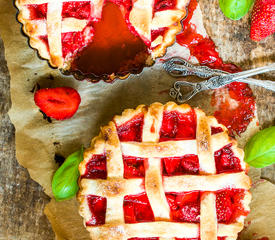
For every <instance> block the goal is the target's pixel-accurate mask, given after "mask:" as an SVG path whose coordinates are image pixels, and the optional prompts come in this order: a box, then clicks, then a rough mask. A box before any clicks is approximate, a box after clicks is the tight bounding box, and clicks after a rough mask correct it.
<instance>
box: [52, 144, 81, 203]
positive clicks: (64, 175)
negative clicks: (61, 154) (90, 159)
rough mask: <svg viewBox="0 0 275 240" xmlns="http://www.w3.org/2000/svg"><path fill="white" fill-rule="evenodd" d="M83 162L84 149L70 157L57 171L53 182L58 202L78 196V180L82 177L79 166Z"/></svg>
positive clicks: (53, 189) (54, 193)
mask: <svg viewBox="0 0 275 240" xmlns="http://www.w3.org/2000/svg"><path fill="white" fill-rule="evenodd" d="M82 160H83V147H82V148H81V149H80V150H79V151H77V152H75V153H72V154H71V155H70V156H68V157H67V158H66V160H65V162H64V163H63V164H62V165H61V167H60V168H58V169H57V171H56V172H55V174H54V176H53V180H52V191H53V195H54V197H55V199H56V200H57V201H62V200H66V199H69V198H72V197H73V196H75V195H76V193H77V191H78V189H79V187H78V178H79V176H80V174H79V171H78V165H79V163H80V162H81V161H82Z"/></svg>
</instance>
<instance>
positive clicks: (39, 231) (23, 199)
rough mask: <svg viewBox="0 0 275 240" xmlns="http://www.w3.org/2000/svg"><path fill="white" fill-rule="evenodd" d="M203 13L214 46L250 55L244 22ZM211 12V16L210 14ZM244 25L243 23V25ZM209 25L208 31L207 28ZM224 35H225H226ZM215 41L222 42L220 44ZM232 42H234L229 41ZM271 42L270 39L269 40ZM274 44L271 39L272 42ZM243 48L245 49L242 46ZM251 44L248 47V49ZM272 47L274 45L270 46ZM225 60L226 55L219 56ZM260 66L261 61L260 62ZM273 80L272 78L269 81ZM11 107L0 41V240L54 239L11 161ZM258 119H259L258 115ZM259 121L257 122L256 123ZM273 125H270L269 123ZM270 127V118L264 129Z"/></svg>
mask: <svg viewBox="0 0 275 240" xmlns="http://www.w3.org/2000/svg"><path fill="white" fill-rule="evenodd" d="M200 2H201V6H202V10H203V13H204V18H205V19H204V21H205V24H206V29H207V30H208V33H209V34H210V35H211V37H212V38H213V39H214V41H215V42H216V44H217V47H218V48H224V47H225V46H227V47H228V48H230V47H234V46H232V44H234V42H235V43H236V41H237V40H238V41H239V42H240V50H243V52H242V51H240V52H239V54H240V56H241V55H242V54H247V55H249V54H250V52H249V51H250V50H249V49H251V48H252V47H253V46H252V45H253V44H254V45H255V44H256V43H252V42H251V41H248V38H249V37H248V36H249V28H248V27H244V26H249V25H248V18H246V19H244V20H242V21H238V22H234V23H233V24H231V22H230V25H228V26H226V25H225V24H227V23H228V22H229V21H227V20H225V18H224V17H223V15H222V14H221V13H216V12H215V11H218V10H217V4H218V3H217V0H215V1H213V2H209V1H200ZM211 12H212V13H213V12H215V14H214V13H213V14H210V13H211ZM244 21H247V23H246V24H244ZM210 23H211V28H210V27H209V26H210ZM225 28H227V29H228V35H223V36H222V37H221V38H220V32H224V29H225ZM226 34H227V33H226ZM219 39H222V41H220V40H219ZM232 39H233V40H234V41H232ZM271 40H272V39H271ZM273 40H274V39H273ZM272 43H274V41H273V42H271V45H270V41H269V45H270V46H267V45H265V43H260V45H259V46H261V47H262V48H263V49H264V50H265V51H266V53H269V56H268V57H267V60H268V59H269V60H270V59H273V61H274V50H273V52H272V51H271V55H270V48H272ZM246 44H247V45H246ZM251 44H252V45H251ZM273 47H274V45H273ZM222 57H224V58H226V55H223V54H222ZM226 60H229V61H233V62H237V63H238V64H240V65H241V66H242V67H244V68H245V67H248V66H250V65H253V64H257V62H256V61H253V60H251V61H246V62H242V59H238V58H235V59H226ZM261 62H264V60H261ZM272 78H273V79H274V75H273V77H272ZM262 96H264V97H263V98H262V99H258V100H257V101H258V104H262V105H266V98H267V97H269V99H270V100H271V101H272V102H271V103H270V102H269V104H273V105H274V106H275V102H274V99H275V96H274V94H270V93H269V96H267V95H265V94H262ZM10 106H11V102H10V93H9V73H8V69H7V65H6V62H5V58H4V47H3V42H2V40H1V39H0V166H1V167H0V202H1V207H0V240H2V239H3V240H4V239H5V240H6V239H11V240H13V239H16V240H21V239H22V240H25V239H26V240H27V239H28V240H32V239H35V240H37V239H42V240H44V239H45V240H46V239H47V240H51V239H54V233H53V231H52V229H51V226H50V224H49V222H48V220H47V218H46V216H45V215H44V213H43V209H44V206H45V204H47V203H48V202H49V198H48V197H47V196H46V195H45V194H44V193H43V189H42V188H41V187H40V186H39V185H38V184H37V183H36V182H34V181H33V180H31V179H30V177H29V174H28V172H27V170H26V169H24V168H22V167H21V166H19V164H18V163H17V161H16V157H15V137H14V131H15V130H14V127H13V125H12V124H11V122H10V120H9V117H8V114H7V112H8V110H9V108H10ZM260 115H263V113H261V114H260ZM260 120H261V119H260ZM272 122H273V123H272ZM271 124H273V125H274V117H271V119H270V121H269V122H268V123H267V124H266V125H271ZM274 172H275V167H274V166H271V167H269V168H267V169H265V170H263V171H262V176H263V177H265V178H267V179H270V180H271V181H273V182H274V180H275V176H274Z"/></svg>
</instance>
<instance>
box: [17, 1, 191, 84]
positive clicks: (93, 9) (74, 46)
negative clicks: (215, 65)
mask: <svg viewBox="0 0 275 240" xmlns="http://www.w3.org/2000/svg"><path fill="white" fill-rule="evenodd" d="M188 2H189V0H16V6H17V8H18V9H19V15H18V20H19V21H20V22H21V23H22V24H23V31H24V32H25V33H26V35H28V36H29V37H30V45H31V46H32V47H33V48H35V49H37V50H38V52H39V54H40V56H41V57H43V58H45V59H48V60H49V62H50V64H51V65H52V66H54V67H58V68H60V69H63V70H69V71H71V72H75V73H78V74H79V75H82V76H83V77H90V78H92V79H96V78H105V79H110V78H114V77H115V76H125V75H127V74H128V73H136V72H139V71H141V70H142V68H143V67H144V66H145V65H150V64H151V63H152V59H155V58H157V57H160V56H162V55H164V54H165V51H166V48H167V47H168V46H170V45H171V44H173V42H174V39H175V35H176V34H177V33H178V32H179V31H180V30H181V23H180V21H181V20H182V19H183V18H184V17H185V16H186V9H185V7H186V6H187V5H188Z"/></svg>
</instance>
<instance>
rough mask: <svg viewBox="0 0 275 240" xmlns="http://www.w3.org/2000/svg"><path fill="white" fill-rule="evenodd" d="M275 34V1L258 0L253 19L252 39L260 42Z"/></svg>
mask: <svg viewBox="0 0 275 240" xmlns="http://www.w3.org/2000/svg"><path fill="white" fill-rule="evenodd" d="M274 32H275V1H274V0H256V2H255V4H254V7H253V11H252V17H251V28H250V37H251V39H252V40H254V41H260V40H262V39H264V38H266V37H267V36H269V35H271V34H272V33H274Z"/></svg>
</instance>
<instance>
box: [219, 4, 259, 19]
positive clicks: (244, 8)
mask: <svg viewBox="0 0 275 240" xmlns="http://www.w3.org/2000/svg"><path fill="white" fill-rule="evenodd" d="M253 2H254V0H219V3H220V8H221V10H222V12H223V14H224V15H225V16H226V17H228V18H230V19H232V20H239V19H241V18H242V17H243V16H244V15H245V14H247V12H248V11H249V9H250V8H251V6H252V3H253Z"/></svg>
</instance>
